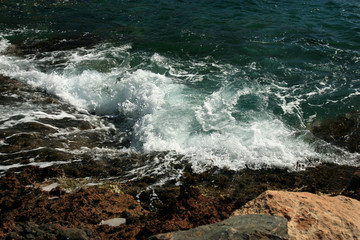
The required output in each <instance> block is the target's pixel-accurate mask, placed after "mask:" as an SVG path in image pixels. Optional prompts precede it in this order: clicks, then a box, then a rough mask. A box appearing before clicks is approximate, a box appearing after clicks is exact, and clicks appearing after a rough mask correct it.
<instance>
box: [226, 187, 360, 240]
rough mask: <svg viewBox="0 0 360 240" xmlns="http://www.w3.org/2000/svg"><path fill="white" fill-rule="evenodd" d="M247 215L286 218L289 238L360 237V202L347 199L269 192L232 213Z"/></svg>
mask: <svg viewBox="0 0 360 240" xmlns="http://www.w3.org/2000/svg"><path fill="white" fill-rule="evenodd" d="M247 214H268V215H279V216H283V217H285V218H286V219H287V220H288V228H289V235H290V239H301V240H305V239H309V240H310V239H311V240H313V239H359V238H360V202H359V201H357V200H355V199H351V198H348V197H344V196H336V197H330V196H319V195H315V194H312V193H307V192H301V193H300V192H284V191H266V192H264V193H263V194H261V195H260V196H259V197H257V198H256V199H254V200H252V201H250V202H248V203H247V204H245V205H244V206H243V207H242V208H241V209H239V210H236V211H235V212H234V213H233V215H235V216H237V215H247Z"/></svg>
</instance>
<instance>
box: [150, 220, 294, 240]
mask: <svg viewBox="0 0 360 240" xmlns="http://www.w3.org/2000/svg"><path fill="white" fill-rule="evenodd" d="M149 239H151V240H157V239H158V240H160V239H162V240H165V239H166V240H170V239H171V240H191V239H193V240H195V239H196V240H211V239H213V240H217V239H224V240H230V239H238V240H242V239H243V240H247V239H272V240H281V239H289V236H288V233H287V221H286V219H285V218H283V217H279V216H267V215H260V214H258V215H246V216H234V217H231V218H229V219H227V220H224V221H222V222H218V223H215V224H212V225H206V226H201V227H197V228H194V229H191V230H188V231H178V232H173V233H165V234H159V235H155V236H152V237H150V238H149Z"/></svg>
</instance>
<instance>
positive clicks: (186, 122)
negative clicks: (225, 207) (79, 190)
mask: <svg viewBox="0 0 360 240" xmlns="http://www.w3.org/2000/svg"><path fill="white" fill-rule="evenodd" d="M0 12H1V14H0V40H1V42H0V51H2V52H3V53H4V54H3V55H1V56H0V57H1V58H0V73H1V74H4V75H7V76H10V77H13V78H16V79H18V80H20V81H24V82H27V83H29V84H31V85H34V86H36V87H39V88H41V89H44V90H46V91H47V92H49V93H51V94H54V95H57V96H59V97H61V98H62V99H63V100H64V101H67V102H69V103H71V104H73V105H74V106H75V107H77V108H78V109H79V110H82V111H87V112H89V114H96V115H99V116H106V117H109V119H112V121H114V124H115V125H116V127H117V129H118V131H119V137H118V139H117V141H119V142H122V141H123V142H127V143H128V142H130V143H129V144H123V145H124V148H126V149H127V150H129V149H130V150H131V151H137V152H151V151H174V152H176V153H179V154H184V155H186V156H187V157H189V158H190V159H191V161H192V162H193V163H194V166H197V167H198V168H201V167H203V166H204V165H205V166H207V165H210V166H211V165H216V166H221V167H224V166H226V167H229V168H232V169H241V168H243V167H245V166H250V167H254V168H258V167H264V166H265V167H268V166H281V167H288V168H291V169H295V168H296V167H297V166H298V165H299V164H304V165H306V164H307V161H308V160H309V159H314V158H316V159H320V161H335V162H340V163H346V162H350V160H351V161H353V159H354V158H357V157H356V156H354V155H351V154H350V155H349V154H348V153H346V152H345V151H340V153H339V151H338V150H336V151H335V150H334V148H333V147H332V146H329V145H327V144H325V143H323V142H322V141H321V140H319V139H316V138H315V137H314V136H312V134H311V133H310V132H309V130H308V129H309V126H310V125H311V124H313V123H314V122H316V121H320V120H322V119H325V118H331V117H334V116H337V115H341V114H346V113H350V112H353V111H355V110H358V109H359V105H360V77H359V76H360V3H359V2H358V1H352V0H347V1H340V0H338V1H322V0H315V1H295V0H287V1H284V0H281V1H271V0H267V1H265V0H264V1H260V0H247V1H245V0H243V1H235V0H234V1H204V0H203V1H151V2H150V1H115V0H112V1H106V0H97V1H91V0H89V1H85V0H83V1H40V0H38V1H34V0H32V1H28V0H27V1H16V2H14V1H1V5H0ZM11 44H13V45H17V46H19V47H21V49H22V50H23V54H22V55H21V56H11V55H6V54H5V52H6V48H7V47H9V46H10V45H11ZM335 152H336V153H335ZM169 158H170V159H171V157H169ZM344 159H345V160H344ZM349 159H350V160H349Z"/></svg>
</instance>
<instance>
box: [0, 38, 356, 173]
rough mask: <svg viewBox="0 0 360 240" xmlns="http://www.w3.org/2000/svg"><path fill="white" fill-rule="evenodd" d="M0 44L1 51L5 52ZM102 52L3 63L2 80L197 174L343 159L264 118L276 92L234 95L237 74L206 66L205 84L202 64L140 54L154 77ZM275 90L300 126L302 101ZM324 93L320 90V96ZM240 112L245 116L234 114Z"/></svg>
mask: <svg viewBox="0 0 360 240" xmlns="http://www.w3.org/2000/svg"><path fill="white" fill-rule="evenodd" d="M2 41H3V42H2V43H1V45H0V50H1V49H2V48H1V46H2V45H6V41H5V40H2ZM104 46H106V45H104ZM104 46H103V45H101V46H97V48H94V49H90V50H89V49H82V48H81V49H76V50H71V51H68V52H60V51H59V52H53V53H49V54H47V57H46V58H43V59H40V60H35V59H34V58H19V57H10V56H0V73H1V74H4V75H7V76H10V77H13V78H16V79H18V80H20V81H24V82H26V83H28V84H31V85H33V86H35V87H38V88H41V89H44V90H46V91H47V92H49V93H52V94H54V95H57V96H59V97H61V98H62V99H63V100H65V101H67V102H69V103H71V104H72V105H74V106H75V107H77V108H78V109H82V110H86V111H88V112H92V113H96V114H98V115H116V114H120V115H123V116H124V119H125V120H126V121H128V122H129V123H130V124H131V125H130V126H127V128H128V129H132V131H133V135H132V136H133V139H132V145H131V149H132V150H135V151H140V152H152V151H175V152H177V153H179V154H183V155H185V156H186V157H188V158H189V159H191V160H190V161H191V162H192V163H193V166H194V168H195V169H196V170H199V171H201V170H202V169H204V167H206V166H218V167H228V168H230V169H241V168H244V167H246V166H248V167H253V168H259V167H271V166H279V167H287V168H289V169H296V168H297V167H298V165H299V164H301V163H304V164H306V163H305V162H306V159H314V158H318V159H321V160H322V161H340V160H339V159H340V157H336V156H335V155H333V154H328V153H326V154H323V153H319V152H318V151H317V150H316V146H315V145H314V144H313V143H311V142H308V141H305V138H307V137H308V135H309V133H308V132H307V131H306V130H305V129H300V130H299V129H296V128H293V127H291V126H289V125H288V124H286V123H285V122H284V121H282V119H281V117H279V116H274V115H273V114H272V113H271V112H267V111H266V106H267V105H268V104H269V103H268V102H269V95H270V93H269V91H271V90H272V89H273V88H274V85H264V86H260V85H256V86H255V85H254V86H251V84H252V83H251V82H250V83H249V84H243V85H241V86H240V85H238V86H235V87H234V86H232V85H231V81H232V82H234V79H236V78H238V77H239V72H240V71H239V70H238V69H236V68H232V67H231V66H229V65H221V64H219V63H214V62H213V63H211V64H209V63H207V64H209V65H211V69H212V70H211V71H210V72H211V73H212V72H214V73H213V75H211V76H209V75H206V74H209V73H204V74H198V73H197V71H198V72H200V71H202V69H203V68H204V67H207V66H206V64H204V63H202V62H198V65H199V69H200V70H197V71H194V68H196V64H195V65H194V64H191V66H190V67H187V68H182V66H181V64H177V63H174V60H169V59H167V58H166V57H164V56H161V55H159V54H151V55H149V54H146V53H143V54H144V56H140V57H142V58H143V62H145V63H146V62H148V63H149V64H150V65H151V64H155V65H156V69H159V68H160V70H161V71H160V70H159V71H160V72H161V73H159V72H157V71H155V70H153V69H152V68H151V67H149V66H148V65H146V64H144V63H140V64H137V65H135V66H132V65H131V64H130V62H131V61H132V57H133V56H131V55H130V54H129V49H130V48H131V46H129V45H126V46H120V47H111V46H108V45H107V47H104ZM138 54H139V53H138ZM60 56H64V57H63V58H64V59H62V60H64V61H63V62H64V63H62V65H57V66H55V70H51V71H50V70H49V71H48V72H42V71H40V70H39V67H38V66H39V64H40V65H41V64H44V63H47V62H51V61H52V58H60ZM109 56H110V57H109ZM136 57H139V55H137V56H136ZM114 58H117V60H116V61H115V60H113V59H114ZM96 61H105V62H106V64H107V65H106V66H107V67H106V68H104V69H103V68H100V67H99V66H101V64H97V62H96ZM113 61H115V63H114V62H113ZM89 62H91V63H92V64H93V65H91V64H90V63H89ZM88 64H90V65H88ZM88 66H93V68H91V67H88ZM59 67H60V70H59ZM255 67H257V65H256V64H253V65H251V69H252V70H254V69H255ZM241 76H242V77H243V78H244V79H246V76H244V75H241ZM204 79H207V81H209V82H210V84H213V83H216V84H213V90H212V92H211V93H209V92H208V90H207V91H203V90H201V89H200V90H199V89H198V88H195V87H194V88H193V87H192V85H191V84H192V83H196V82H199V81H200V82H201V81H205V80H204ZM216 79H221V80H223V82H221V81H219V80H216ZM228 79H232V80H231V81H230V80H228ZM216 81H218V82H216ZM189 82H190V83H191V84H188V85H187V84H186V83H189ZM219 85H220V86H219ZM277 88H281V90H280V91H278V94H277V95H276V94H274V95H275V97H276V98H277V100H278V101H279V103H280V104H279V105H280V107H281V109H282V110H283V112H284V113H285V114H289V115H294V114H298V117H299V119H301V122H303V119H302V114H303V113H302V110H301V107H300V104H301V101H302V100H300V99H296V98H291V96H290V94H291V91H289V88H287V87H286V86H280V85H279V86H277ZM292 90H293V91H295V89H294V88H293V89H292ZM327 90H328V88H326V87H324V88H323V89H322V90H321V89H320V90H319V92H321V91H327ZM309 94H310V93H309ZM243 98H245V99H252V100H255V101H258V103H259V105H260V107H259V109H253V110H249V109H246V104H244V103H242V102H241V101H242V99H243ZM289 99H290V100H289ZM242 105H244V106H243V107H244V108H243V109H242V108H241V107H239V106H242ZM238 115H240V116H245V117H243V119H242V118H240V117H238ZM39 116H41V114H37V117H39ZM52 117H53V118H54V117H55V118H56V117H57V116H52ZM33 118H34V117H33ZM24 120H27V121H30V119H24ZM31 120H34V119H31ZM35 120H36V119H35ZM7 124H13V123H12V122H10V121H8V122H7ZM167 161H173V158H171V157H170V158H168V159H167ZM354 161H355V160H354ZM165 162H166V161H165ZM160 169H161V167H159V171H160Z"/></svg>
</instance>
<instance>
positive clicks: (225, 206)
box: [0, 76, 360, 239]
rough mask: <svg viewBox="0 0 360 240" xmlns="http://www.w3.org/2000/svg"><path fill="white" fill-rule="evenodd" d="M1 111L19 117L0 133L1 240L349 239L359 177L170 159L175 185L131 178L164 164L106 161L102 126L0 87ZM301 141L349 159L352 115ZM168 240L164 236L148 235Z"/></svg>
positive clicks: (141, 158)
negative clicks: (312, 140) (198, 165)
mask: <svg viewBox="0 0 360 240" xmlns="http://www.w3.org/2000/svg"><path fill="white" fill-rule="evenodd" d="M29 103H31V104H29ZM0 106H1V107H2V108H4V109H9V110H10V109H19V111H17V112H16V111H13V112H14V114H11V115H10V114H9V115H8V116H7V115H6V116H2V117H1V121H0V125H1V126H2V127H1V128H0V163H1V169H0V174H1V178H0V186H1V187H0V209H1V211H0V238H1V239H148V238H151V239H220V238H222V239H358V238H359V237H360V219H359V217H358V216H360V208H359V207H360V206H359V200H360V169H359V167H356V166H343V165H336V164H326V163H323V164H318V163H316V160H314V164H313V165H314V166H313V167H309V168H307V169H305V170H303V171H297V172H290V171H288V170H287V169H261V170H252V169H244V170H242V171H232V170H229V169H217V168H211V169H208V170H207V171H205V172H203V173H195V172H193V171H192V169H191V167H190V165H189V164H187V163H186V160H184V159H183V158H181V156H179V162H181V164H180V163H178V164H177V165H176V164H175V165H174V166H171V167H172V169H173V171H181V172H182V177H181V178H180V179H171V178H169V177H168V176H163V175H161V176H158V175H156V174H152V173H151V172H149V173H148V174H146V175H143V176H141V174H139V172H134V171H131V166H138V168H139V169H141V167H142V166H145V165H148V164H156V161H162V159H163V158H165V155H166V154H167V153H162V152H154V153H151V154H135V153H120V152H118V151H115V150H114V149H118V148H121V147H122V146H126V144H127V143H126V138H125V137H124V136H118V135H116V132H115V131H114V125H113V123H112V122H111V121H109V120H108V119H104V118H101V117H96V116H92V115H89V114H85V113H81V112H78V111H77V110H75V109H74V108H72V107H71V106H69V105H67V104H66V103H62V102H61V101H60V100H59V99H57V98H55V97H53V96H50V95H48V94H47V93H44V92H41V91H38V90H36V89H32V88H30V87H29V86H26V85H24V84H22V83H20V82H18V81H15V80H13V79H10V78H7V77H3V76H0ZM29 108H32V109H29ZM54 109H57V110H56V111H54ZM25 112H26V114H25ZM312 132H313V133H314V135H316V136H318V137H320V138H323V139H324V140H325V141H328V142H330V143H332V144H335V145H337V146H339V147H341V148H346V149H348V150H349V151H351V152H359V146H360V144H359V143H360V131H359V113H358V112H355V113H352V114H349V115H347V116H343V117H338V118H337V119H333V120H326V121H322V122H321V123H319V124H316V125H314V126H312ZM115 138H116V139H120V138H121V139H125V140H123V141H121V142H120V143H117V141H111V139H115ZM99 146H101V147H99ZM154 159H156V161H154ZM169 174H171V172H170V173H169ZM135 176H136V177H135ZM166 177H168V178H166ZM162 179H168V180H167V181H165V182H161V181H162ZM160 183H161V184H160ZM270 190H271V191H270ZM249 214H250V215H249ZM258 214H260V215H258ZM232 215H239V216H232ZM240 215H241V216H240ZM209 224H214V225H209ZM314 228H316V229H314ZM188 229H193V230H191V231H190V232H187V231H185V230H188ZM175 231H181V232H175ZM169 232H175V233H170V234H165V235H158V234H163V233H169Z"/></svg>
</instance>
